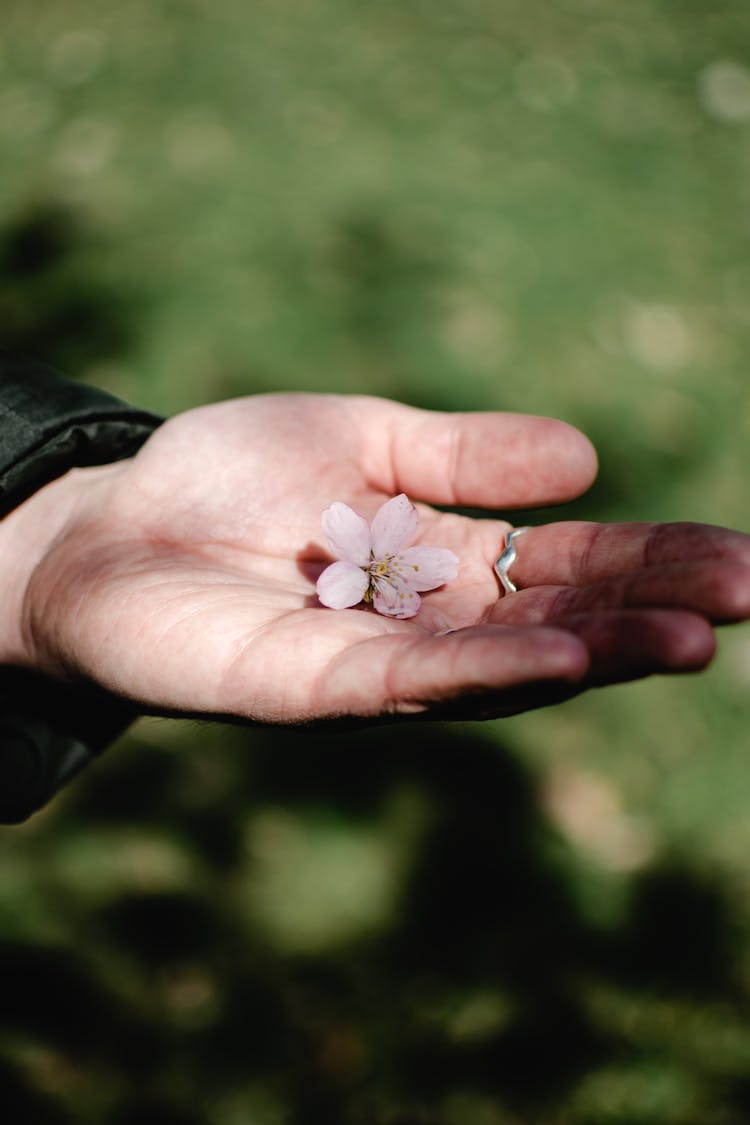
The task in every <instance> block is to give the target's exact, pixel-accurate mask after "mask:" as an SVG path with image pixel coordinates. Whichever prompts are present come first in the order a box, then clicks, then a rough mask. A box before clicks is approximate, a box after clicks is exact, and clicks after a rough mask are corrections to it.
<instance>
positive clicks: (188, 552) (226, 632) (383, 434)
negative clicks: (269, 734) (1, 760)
mask: <svg viewBox="0 0 750 1125" xmlns="http://www.w3.org/2000/svg"><path fill="white" fill-rule="evenodd" d="M592 471H593V458H592V456H591V453H590V450H589V448H588V446H587V445H586V443H585V441H584V440H583V439H582V438H581V437H580V436H579V435H576V434H575V432H574V431H571V430H569V429H568V428H567V427H563V426H562V425H561V424H556V423H549V422H545V421H544V420H538V419H519V418H517V417H516V418H513V417H512V416H511V417H506V418H505V419H504V420H500V416H494V418H493V416H479V417H478V418H474V419H472V420H467V419H464V420H462V421H460V422H459V421H458V420H457V418H450V417H449V416H440V415H429V414H424V413H423V412H419V411H411V410H409V409H408V408H405V407H399V406H396V405H395V404H388V403H383V402H381V401H379V400H370V399H358V398H355V399H352V398H335V397H325V396H317V395H270V396H259V397H257V398H252V399H246V400H239V401H237V402H230V403H223V404H218V405H216V406H213V407H204V408H201V409H199V410H196V411H192V412H189V413H188V414H185V415H182V416H180V417H178V418H176V419H174V420H173V421H172V422H170V423H167V424H166V425H165V426H164V427H163V429H162V430H160V431H158V432H157V433H156V434H155V435H154V436H153V437H152V438H151V439H150V440H149V442H148V443H147V445H146V446H145V447H144V449H143V450H142V451H141V453H140V454H139V455H138V457H137V458H135V459H134V460H133V461H132V462H127V463H124V464H122V465H117V466H112V467H111V468H110V469H109V470H107V473H106V474H105V476H104V477H103V478H102V479H101V481H100V484H99V486H98V494H97V495H95V496H94V499H95V500H96V503H94V502H90V503H88V504H86V505H85V506H84V508H83V514H82V515H80V516H79V518H78V519H77V520H76V521H74V523H73V524H72V526H71V527H70V529H69V530H68V532H67V534H66V535H65V536H64V537H63V538H62V539H61V540H60V541H59V542H58V543H57V544H56V545H55V546H54V548H53V549H52V550H51V551H50V552H49V554H48V556H47V557H46V559H45V560H44V561H43V563H42V564H41V565H40V567H38V568H37V573H36V575H35V578H34V582H33V584H32V585H33V591H32V592H33V593H34V595H35V596H33V597H31V598H30V599H29V603H30V604H31V605H33V606H34V607H35V608H34V610H33V611H32V613H33V620H32V622H31V628H32V633H33V635H34V636H35V638H36V639H37V645H38V649H39V652H40V654H41V659H42V661H43V663H44V664H45V665H46V667H47V668H48V669H50V670H52V671H53V672H55V673H56V674H59V673H60V671H61V670H65V671H66V672H67V673H68V674H70V672H71V671H72V672H73V673H74V674H83V675H84V676H86V677H88V678H91V679H94V680H95V681H97V682H99V683H101V684H103V685H104V686H105V687H107V688H108V689H110V690H112V691H115V692H117V693H119V694H121V695H124V696H126V697H128V698H131V699H134V700H137V701H138V702H139V703H140V704H143V705H145V706H147V707H149V708H151V709H153V710H156V711H161V712H167V711H177V712H189V713H198V714H212V715H223V716H236V717H244V718H253V719H258V720H261V721H286V722H289V721H292V722H295V721H298V722H299V721H309V720H312V719H317V718H330V717H336V716H341V715H358V716H374V715H379V714H383V713H388V712H401V713H409V712H422V711H424V710H426V709H427V710H430V709H433V708H435V707H440V706H443V705H445V704H450V703H451V702H452V701H456V700H457V701H461V700H464V701H468V704H467V705H468V708H469V710H470V711H472V710H473V712H474V713H477V714H484V713H506V712H509V711H513V710H519V709H522V708H524V707H527V706H531V705H534V706H536V705H539V704H540V703H542V702H546V701H549V700H551V699H554V698H557V697H559V696H560V695H561V694H565V693H572V692H574V691H576V690H581V688H582V687H583V686H585V685H586V683H587V682H588V680H589V678H591V679H593V680H599V681H601V680H603V679H619V678H626V677H627V676H629V675H632V674H643V673H644V672H648V671H652V670H659V669H661V668H668V667H669V666H670V664H671V665H672V666H674V667H679V666H684V667H691V666H699V665H700V664H702V663H705V662H706V660H707V659H709V658H710V655H711V652H712V644H713V641H712V635H711V630H710V629H709V627H708V625H707V624H706V621H705V618H706V617H707V616H714V617H719V618H720V617H722V616H725V617H731V616H740V615H744V612H746V610H745V608H744V602H743V603H742V606H740V607H739V608H738V607H736V606H735V607H733V608H732V610H731V611H729V610H727V611H726V612H723V611H722V609H721V607H718V609H717V608H716V607H707V606H705V605H703V604H698V603H700V602H701V598H703V600H704V601H705V599H706V596H707V594H706V591H705V586H706V583H705V580H703V581H702V586H701V579H700V576H698V577H696V575H695V574H692V575H691V576H690V577H689V580H688V581H687V584H685V583H684V582H683V594H682V596H681V597H680V596H675V594H674V581H673V575H669V576H668V580H663V581H662V583H661V585H662V587H663V588H665V589H666V587H667V586H669V589H670V590H672V595H671V597H672V598H673V600H672V602H669V600H668V601H667V604H672V605H674V607H675V608H674V609H672V610H668V611H667V610H664V609H661V610H655V609H653V608H647V609H643V608H642V607H643V606H644V605H645V606H646V607H651V606H653V605H663V604H664V597H666V594H659V593H658V591H657V593H656V594H654V590H655V587H654V582H653V579H654V576H655V573H656V571H654V568H653V567H651V568H646V569H647V570H648V569H651V574H650V575H647V577H648V578H650V580H651V584H650V585H649V583H648V582H647V581H645V580H644V578H643V574H644V568H643V567H642V566H640V565H639V564H640V561H641V556H642V553H643V549H642V543H641V541H640V540H639V539H638V533H637V532H636V531H635V530H627V529H626V530H620V531H619V532H615V533H613V535H614V536H615V539H617V536H618V534H619V539H618V540H617V545H618V549H617V551H613V550H612V549H610V550H609V551H608V550H607V549H606V547H604V548H602V550H601V551H600V552H599V557H595V556H596V552H593V554H592V551H591V544H592V531H591V528H590V525H552V527H549V528H545V529H539V531H538V532H536V531H535V532H533V533H530V535H529V540H531V537H532V535H533V536H534V537H537V536H540V537H542V538H543V537H544V536H545V535H546V536H547V538H548V539H549V545H548V547H547V548H546V551H547V558H548V562H547V564H546V567H547V572H546V573H541V572H540V573H539V574H531V572H530V580H529V581H528V583H524V585H526V584H528V585H529V586H531V587H533V588H530V589H527V590H524V591H523V592H522V593H521V594H519V595H514V597H513V598H511V599H505V600H500V601H498V586H497V581H496V579H495V576H494V574H493V572H492V563H493V561H494V559H495V558H496V556H497V554H498V552H499V549H500V547H501V545H502V540H503V536H504V533H505V531H506V530H507V524H504V523H502V522H499V521H494V520H483V521H476V520H469V519H466V518H464V517H460V516H457V515H453V514H445V513H440V512H436V511H435V510H434V509H430V508H420V528H419V535H418V541H420V542H424V543H425V544H429V545H433V546H441V547H449V548H450V549H451V550H453V551H454V553H455V554H456V555H457V556H458V558H459V560H460V569H459V575H458V578H457V579H456V580H455V581H454V582H452V583H451V584H450V586H448V587H445V588H444V589H441V590H438V591H435V592H434V593H432V594H429V595H427V598H426V601H425V604H424V606H423V608H422V610H421V612H420V614H419V616H418V617H417V618H416V619H414V620H412V621H397V620H394V619H392V618H386V617H382V616H379V615H378V614H375V613H373V612H372V611H370V610H365V609H354V610H345V611H332V610H325V609H323V608H321V607H320V606H319V605H318V603H317V599H316V597H315V594H314V581H315V578H316V577H317V574H318V573H319V572H320V570H321V569H322V567H323V566H324V565H326V563H327V562H328V561H329V558H330V556H329V555H328V551H327V548H326V546H325V544H324V541H323V536H322V534H321V531H320V514H321V511H322V509H323V508H325V507H327V506H328V505H329V504H330V503H331V502H332V501H334V500H344V501H346V502H347V503H349V504H350V505H351V506H352V507H354V508H355V509H356V510H358V511H360V512H361V513H362V514H363V515H365V516H366V517H367V518H368V519H369V518H371V517H372V515H373V514H374V512H375V511H376V510H377V508H378V507H379V506H380V504H382V502H383V500H384V499H386V498H387V497H388V496H390V495H393V494H394V493H396V492H399V491H402V490H403V491H406V492H407V493H409V494H410V495H411V496H412V497H415V496H420V497H423V498H424V499H427V500H430V501H432V502H438V503H464V504H473V505H482V504H487V505H488V506H490V505H495V506H499V505H501V504H502V505H506V506H511V505H514V504H523V503H529V504H534V503H545V502H550V501H554V500H556V499H566V498H568V497H569V496H572V495H575V494H577V493H578V492H579V491H581V490H582V489H583V488H584V487H585V486H586V485H587V484H588V483H589V481H590V478H591V475H592ZM555 527H557V528H558V529H562V530H558V531H557V533H555V531H554V528H555ZM723 534H724V535H726V534H729V533H723ZM641 536H642V532H641ZM736 539H737V541H736V542H734V541H733V543H732V545H731V550H729V555H730V563H731V565H733V566H734V572H736V574H735V583H734V585H735V587H737V588H738V589H739V587H740V586H741V587H742V595H741V596H740V601H742V598H743V597H745V596H746V597H747V600H748V603H749V604H748V607H747V608H749V609H750V586H748V581H747V579H748V577H749V576H750V570H747V569H746V567H745V566H744V562H745V561H747V559H746V558H745V552H746V551H747V547H746V546H745V537H736ZM613 543H614V540H613ZM623 545H624V546H625V548H626V549H625V551H624V555H623V550H622V547H623ZM675 550H678V547H677V546H676V547H675ZM714 553H715V552H714V548H713V545H712V546H711V550H710V551H709V550H708V549H707V554H708V555H712V554H714ZM534 554H535V556H536V554H537V552H536V550H535V552H534ZM584 556H587V557H589V558H590V559H591V558H592V557H593V558H594V561H593V563H590V564H589V565H590V568H591V567H593V569H590V573H588V574H587V573H586V572H585V571H583V570H581V569H580V566H579V565H578V563H576V561H575V560H576V559H577V560H578V562H579V563H580V560H581V558H583V557H584ZM678 557H679V553H678ZM618 559H619V560H620V562H618V561H617V560H618ZM551 560H557V561H556V562H554V561H551ZM737 560H739V562H738V561H737ZM518 565H519V566H520V560H519V564H518ZM668 565H671V564H668ZM566 568H567V572H566ZM657 570H658V567H657ZM556 571H557V572H556ZM575 571H578V573H574V572H575ZM740 571H741V573H740ZM734 572H733V573H734ZM620 573H624V574H626V575H630V577H629V578H628V579H627V581H625V582H623V579H622V578H621V577H619V575H620ZM514 574H515V571H514ZM633 575H635V577H633ZM613 576H614V577H613ZM704 578H705V575H704ZM638 580H640V582H641V592H640V593H635V594H634V593H633V590H634V588H635V587H634V585H633V583H634V582H636V584H637V581H638ZM592 583H593V584H592ZM657 584H658V583H657ZM579 587H582V588H579ZM701 590H703V592H701ZM738 596H739V595H738ZM709 600H710V599H709ZM735 600H736V599H735ZM624 603H625V604H626V605H628V608H627V609H621V606H622V605H623V604H624ZM639 614H640V617H639V616H638V615H639ZM644 626H646V627H645V631H644ZM624 636H627V637H628V638H630V650H629V652H628V653H627V654H626V658H625V660H624V663H623V660H622V659H620V660H619V661H618V660H616V659H614V658H613V653H615V652H617V651H619V652H620V653H621V655H622V654H623V653H624V651H625V650H624V649H623V643H622V642H623V637H624ZM637 636H640V637H641V640H640V641H637V640H634V639H633V638H634V637H637ZM592 665H594V670H593V672H592V670H591V669H592ZM542 685H544V686H542Z"/></svg>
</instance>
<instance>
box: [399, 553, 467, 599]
mask: <svg viewBox="0 0 750 1125" xmlns="http://www.w3.org/2000/svg"><path fill="white" fill-rule="evenodd" d="M391 566H392V567H396V568H397V569H398V576H399V578H401V579H403V581H404V582H406V584H407V585H408V586H409V587H410V589H412V590H434V589H435V587H436V586H444V585H445V583H446V582H452V581H453V579H454V578H455V577H456V574H457V573H458V559H457V558H456V556H455V555H454V554H453V551H449V550H447V549H446V548H445V547H407V548H406V550H405V551H399V553H398V554H397V555H396V558H395V559H394V560H393V562H392V563H391Z"/></svg>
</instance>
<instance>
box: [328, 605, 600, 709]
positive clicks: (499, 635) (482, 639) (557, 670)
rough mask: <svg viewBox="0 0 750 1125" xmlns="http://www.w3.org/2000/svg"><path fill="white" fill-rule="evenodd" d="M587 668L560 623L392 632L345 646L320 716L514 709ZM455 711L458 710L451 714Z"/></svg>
mask: <svg viewBox="0 0 750 1125" xmlns="http://www.w3.org/2000/svg"><path fill="white" fill-rule="evenodd" d="M588 669H589V654H588V649H587V647H586V643H585V641H584V640H582V639H580V638H578V637H576V636H574V635H573V634H572V633H571V632H568V631H567V630H565V629H555V628H548V627H532V628H511V627H508V626H492V625H488V626H481V627H472V628H469V629H463V630H457V631H456V632H454V633H448V634H444V635H442V636H421V637H417V638H414V637H412V636H406V635H404V634H400V635H393V634H392V635H389V636H381V637H377V638H370V639H368V640H365V641H362V642H361V643H360V644H358V645H355V646H353V647H352V648H349V649H347V651H346V652H344V653H342V654H341V655H340V656H339V657H337V658H335V659H334V660H333V661H332V663H331V665H330V666H329V668H328V670H327V674H326V676H325V687H324V689H323V691H322V692H321V695H320V696H319V699H318V706H319V708H320V712H321V713H320V717H321V718H324V717H333V716H335V715H339V716H343V715H359V716H362V717H371V718H375V717H377V716H381V715H389V716H394V715H424V716H425V717H433V716H435V717H436V716H437V715H438V714H443V713H444V712H445V710H446V708H449V709H451V710H454V709H456V708H457V707H460V715H461V717H463V718H472V717H473V718H486V717H489V714H492V715H501V714H514V713H516V712H518V711H522V710H528V709H529V708H531V707H535V706H541V705H542V703H543V702H547V699H546V698H545V699H543V700H542V701H540V695H541V696H545V695H546V694H547V693H548V691H549V689H550V688H552V689H553V690H552V691H551V692H549V694H551V695H552V696H553V698H552V699H550V700H549V701H550V702H555V701H557V699H558V698H567V696H568V695H572V694H575V693H576V691H577V690H578V689H579V686H580V685H581V684H582V682H583V681H584V680H585V677H586V675H587V672H588ZM456 717H458V716H456Z"/></svg>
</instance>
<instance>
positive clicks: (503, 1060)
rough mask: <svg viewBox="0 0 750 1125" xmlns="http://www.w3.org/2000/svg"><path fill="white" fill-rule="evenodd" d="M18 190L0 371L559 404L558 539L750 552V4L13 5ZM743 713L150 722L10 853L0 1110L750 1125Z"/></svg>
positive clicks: (2, 49)
mask: <svg viewBox="0 0 750 1125" xmlns="http://www.w3.org/2000/svg"><path fill="white" fill-rule="evenodd" d="M0 167H1V168H2V178H1V180H0V337H1V338H2V343H3V344H4V345H5V346H7V347H11V348H13V349H18V350H21V351H25V352H28V353H31V354H33V355H35V356H37V357H39V358H42V359H46V360H47V361H49V362H50V363H52V364H53V365H54V366H56V367H58V368H61V369H63V370H66V371H68V372H69V373H71V374H74V375H76V376H78V377H80V378H83V379H86V380H90V381H92V382H94V383H96V384H98V385H101V386H104V387H106V388H108V389H110V390H112V391H113V392H115V393H116V394H119V395H121V396H123V397H125V398H127V399H129V400H131V401H133V402H136V403H138V404H140V405H142V406H145V407H147V408H151V409H154V410H157V411H162V412H166V413H172V412H175V411H178V410H182V409H184V408H187V407H190V406H191V405H197V404H199V403H203V402H207V401H210V400H213V399H218V398H224V397H228V396H232V395H238V394H252V393H254V392H257V391H266V390H272V389H290V388H302V389H315V390H323V391H328V390H336V391H367V392H371V393H377V394H383V395H389V396H393V397H397V398H400V399H403V400H404V401H407V402H413V403H416V404H420V405H424V406H430V407H437V408H443V407H445V408H450V409H462V408H470V409H507V410H520V411H524V412H535V413H543V414H551V415H555V416H559V417H563V418H565V419H567V420H568V421H570V422H573V423H574V424H577V425H579V426H581V427H582V428H583V429H585V430H586V431H587V432H588V433H589V435H590V436H591V437H592V438H593V440H594V441H595V443H596V445H597V446H598V448H599V451H600V455H601V462H602V471H601V477H600V480H599V482H598V483H597V485H596V486H595V488H594V489H593V490H592V492H591V494H590V495H589V496H588V497H586V498H584V499H583V500H581V501H580V502H578V503H576V504H575V505H573V506H571V507H570V508H569V509H567V512H568V514H569V515H570V516H574V517H576V518H578V517H583V518H595V519H641V518H649V519H651V518H655V519H665V518H666V519H670V518H688V519H698V520H705V521H709V522H716V523H724V524H728V525H733V526H737V527H741V528H745V529H747V528H748V518H747V511H746V502H745V497H746V491H747V481H748V479H749V478H750V455H749V454H748V432H749V431H750V387H749V386H748V380H747V376H746V365H747V357H748V355H750V338H749V337H750V259H749V258H748V243H749V241H750V7H748V6H747V5H743V4H739V3H736V2H732V3H729V2H727V0H723V2H718V3H711V4H707V3H699V2H698V0H670V2H667V0H633V2H631V3H628V4H627V5H624V4H623V3H622V2H621V0H559V2H557V3H553V2H552V0H530V2H529V0H527V2H522V0H439V2H437V0H297V2H296V3H291V2H285V0H256V2H252V0H246V2H240V0H150V2H149V3H146V2H145V0H125V2H124V3H123V2H122V0H121V2H119V3H114V2H113V0H99V2H98V3H97V4H96V5H92V4H86V3H83V2H82V0H65V2H63V0H56V2H52V0H35V3H34V4H33V5H30V4H28V3H20V2H18V0H3V4H2V33H1V34H0ZM547 518H550V513H548V512H544V513H534V514H532V515H531V517H530V519H531V521H532V522H533V521H534V520H544V519H547ZM749 685H750V634H748V631H747V629H745V628H737V629H734V630H729V631H727V632H725V633H724V635H723V637H722V642H721V649H720V653H719V656H718V659H717V661H716V664H715V665H714V667H713V668H712V669H711V670H710V671H709V672H708V673H707V674H705V675H703V676H701V677H697V678H691V679H681V680H674V681H654V682H649V683H645V684H638V685H630V686H628V687H623V688H619V689H615V690H609V691H605V692H603V693H599V694H592V695H590V696H587V697H585V698H582V699H579V700H576V701H573V702H571V703H568V704H566V705H565V706H563V707H560V708H556V709H553V710H549V711H542V712H539V713H538V714H533V715H527V716H523V717H520V718H516V719H513V720H510V721H506V722H502V723H491V724H487V725H485V726H481V727H480V726H470V725H466V726H463V725H447V726H445V727H424V728H419V729H416V728H409V729H403V728H400V729H399V728H395V729H392V730H390V731H373V732H368V733H364V734H363V733H349V734H337V735H335V736H333V735H328V734H317V735H314V734H310V733H307V734H301V733H289V732H282V731H266V730H257V731H240V730H232V729H228V728H222V727H219V726H210V725H206V726H196V725H195V724H181V723H178V722H171V721H166V720H164V721H159V720H148V721H143V722H141V723H139V724H137V725H136V726H135V727H134V728H133V730H132V732H131V734H130V735H129V736H128V737H126V738H125V739H123V741H122V742H121V743H120V745H119V746H118V747H117V748H116V749H114V750H112V751H111V752H110V753H109V754H108V755H107V756H106V757H105V758H104V759H103V760H102V761H101V763H99V764H98V766H97V767H96V769H93V770H91V771H90V772H89V774H88V776H87V777H86V778H85V779H83V780H81V781H80V782H79V783H77V784H76V785H74V786H72V787H71V789H70V790H69V792H68V793H66V794H65V795H64V797H62V798H61V799H59V800H58V801H56V802H55V803H54V805H53V806H52V807H51V808H49V809H48V810H46V811H45V812H44V813H42V814H40V815H38V816H36V817H35V818H34V819H33V820H32V821H31V822H30V823H29V824H27V825H25V826H23V827H21V828H17V829H12V830H6V831H5V832H4V833H3V838H2V849H1V851H0V916H1V926H0V1091H1V1093H0V1101H1V1102H2V1104H3V1107H4V1112H5V1115H6V1117H7V1120H9V1121H12V1122H13V1125H19V1123H22V1122H29V1123H33V1125H58V1123H59V1125H65V1123H76V1125H78V1123H79V1122H80V1123H82V1125H83V1123H89V1122H91V1123H92V1125H93V1123H98V1122H108V1123H112V1125H118V1123H121V1122H122V1123H123V1125H125V1123H128V1125H129V1123H130V1122H133V1121H138V1122H139V1123H146V1125H149V1123H150V1122H154V1123H157V1122H158V1123H159V1125H338V1123H341V1125H370V1123H372V1125H520V1123H523V1125H526V1123H531V1125H534V1123H538V1125H599V1123H610V1122H611V1123H616V1125H630V1123H633V1125H649V1123H652V1122H653V1123H654V1125H656V1123H659V1125H671V1123H674V1125H705V1122H707V1121H710V1122H711V1123H712V1125H739V1123H742V1122H746V1121H747V1120H748V1119H750V1022H749V1021H748V1015H749V1014H750V1013H749V1009H750V868H749V866H748V849H749V846H750V818H748V816H747V804H748V796H749V795H750V761H748V753H747V751H748V737H747V719H748V686H749Z"/></svg>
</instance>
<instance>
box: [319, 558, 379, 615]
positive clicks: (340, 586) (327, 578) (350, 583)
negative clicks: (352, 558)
mask: <svg viewBox="0 0 750 1125" xmlns="http://www.w3.org/2000/svg"><path fill="white" fill-rule="evenodd" d="M369 585H370V579H369V576H368V574H367V572H366V571H364V570H360V568H359V567H358V566H354V564H353V563H349V562H335V563H331V565H330V566H327V567H326V568H325V570H324V571H323V573H322V574H321V576H320V578H319V579H318V584H317V586H316V590H317V591H318V598H319V599H320V601H321V602H322V603H323V605H326V606H328V608H329V609H349V607H350V606H353V605H358V604H359V603H360V602H361V601H362V598H363V597H364V596H365V590H366V589H367V587H368V586H369Z"/></svg>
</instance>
